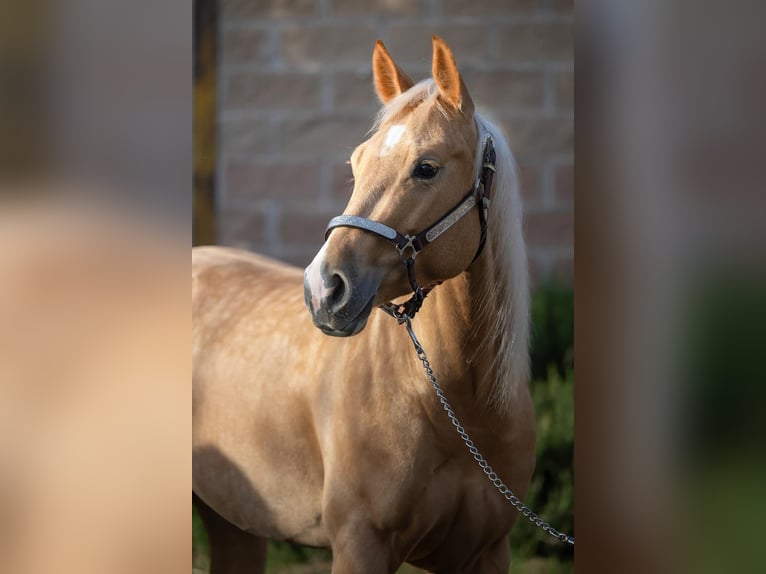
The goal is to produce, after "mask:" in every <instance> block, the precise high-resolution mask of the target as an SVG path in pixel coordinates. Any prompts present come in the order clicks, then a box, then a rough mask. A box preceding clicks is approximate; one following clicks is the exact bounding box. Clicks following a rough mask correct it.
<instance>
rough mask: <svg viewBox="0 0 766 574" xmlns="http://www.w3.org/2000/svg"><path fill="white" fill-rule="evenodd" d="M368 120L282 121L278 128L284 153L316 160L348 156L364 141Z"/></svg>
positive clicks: (318, 119)
mask: <svg viewBox="0 0 766 574" xmlns="http://www.w3.org/2000/svg"><path fill="white" fill-rule="evenodd" d="M370 125H371V122H370V120H368V119H359V118H353V119H352V118H338V117H319V116H317V117H312V118H307V119H300V120H285V121H284V122H283V123H282V125H281V127H280V130H279V132H280V140H281V141H280V145H281V148H282V152H283V153H290V152H292V153H299V154H315V155H316V156H317V157H349V156H351V152H352V151H354V148H355V147H356V146H357V145H358V144H359V143H361V142H362V141H363V140H364V137H365V134H366V133H367V130H368V129H369V128H370Z"/></svg>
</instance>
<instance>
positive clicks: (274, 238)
mask: <svg viewBox="0 0 766 574" xmlns="http://www.w3.org/2000/svg"><path fill="white" fill-rule="evenodd" d="M194 31H195V88H194V89H195V216H194V241H195V243H197V244H205V243H217V244H222V245H230V246H235V247H240V248H244V249H248V250H252V251H257V252H259V253H263V254H266V255H269V256H271V257H275V258H277V259H281V260H283V261H287V262H289V263H293V264H295V265H298V266H301V267H304V266H306V265H307V264H308V263H309V262H310V261H311V259H312V258H313V257H314V255H315V254H316V251H317V250H318V249H319V247H320V246H321V244H322V242H323V238H324V229H325V226H326V224H327V221H329V219H330V218H331V217H333V216H334V215H337V214H339V213H342V211H343V209H344V207H345V205H346V202H347V201H348V199H349V197H350V195H351V190H352V185H351V171H350V168H349V166H348V165H347V164H346V161H347V160H348V158H349V156H350V154H351V152H352V151H353V149H354V147H356V145H358V144H359V143H360V142H361V141H363V140H364V139H365V137H366V133H367V130H368V129H369V128H370V126H371V125H372V120H373V117H374V115H375V113H376V111H377V110H378V109H379V103H378V101H377V98H376V96H375V94H374V91H373V85H372V73H371V57H372V48H373V46H374V43H375V40H376V39H378V38H380V39H382V40H383V41H384V42H385V43H386V46H387V48H388V49H389V51H390V52H391V54H392V56H393V57H394V59H395V60H396V62H397V63H398V64H399V65H400V66H401V67H402V68H403V69H404V70H405V71H406V72H407V73H408V74H409V75H410V76H411V77H412V78H413V80H415V81H419V80H421V79H424V78H427V77H430V74H431V49H432V48H431V35H432V34H438V35H440V36H441V37H442V38H444V40H445V41H446V42H447V43H448V44H449V45H450V47H451V48H452V50H453V52H454V54H455V58H456V60H457V63H458V67H459V69H460V72H461V74H462V75H463V77H464V79H465V82H466V84H467V85H468V89H469V91H470V93H471V95H472V97H473V99H474V102H475V103H476V104H477V107H478V109H479V110H480V111H482V112H483V113H485V114H486V115H487V116H489V117H490V118H492V119H493V120H494V121H495V122H496V123H498V124H499V125H500V126H501V127H502V128H503V129H504V131H505V133H506V135H507V137H508V140H509V143H510V145H511V149H512V151H513V152H514V154H515V156H516V159H517V161H518V163H519V166H520V173H521V189H522V195H523V199H524V209H525V231H526V238H527V245H528V253H529V259H530V268H531V272H532V277H533V285H534V298H533V349H532V364H533V382H532V392H533V396H534V401H535V406H536V409H537V414H538V452H537V461H538V462H537V471H536V473H535V477H534V480H533V483H532V486H531V488H530V493H529V495H528V497H527V502H528V503H529V504H531V506H532V507H533V508H534V509H536V510H537V511H538V512H540V513H541V515H542V517H543V518H544V519H545V520H548V521H550V522H551V523H552V524H553V525H555V527H556V528H559V529H563V530H565V531H567V532H572V529H573V527H574V523H573V486H574V485H573V472H572V462H573V430H574V384H573V366H574V363H573V307H574V299H573V291H572V280H573V274H574V270H573V257H574V245H573V233H574V212H573V210H574V149H573V146H574V110H573V107H574V62H573V57H574V30H573V3H572V2H571V1H568V2H567V1H562V0H482V1H477V2H464V1H462V0H367V1H361V2H360V1H354V0H258V1H255V0H219V1H216V0H197V1H196V2H195V25H194ZM545 538H546V536H545V535H544V534H542V533H541V532H539V531H538V532H536V531H535V529H534V528H532V527H531V526H530V525H529V524H527V523H523V521H522V520H520V521H519V523H518V524H517V526H516V527H515V528H514V531H513V534H512V536H511V541H510V544H511V547H512V548H513V553H514V560H513V569H512V572H537V573H554V572H555V573H558V572H571V571H572V568H573V563H572V557H573V553H572V551H571V549H570V548H566V547H563V546H561V545H558V544H556V543H550V542H548V541H547V540H545ZM207 551H208V548H207V543H206V540H205V536H204V532H203V528H202V525H201V523H200V521H199V519H198V517H197V516H196V515H195V522H194V565H195V568H197V569H198V570H199V571H201V572H206V571H207V570H206V569H207V566H208V563H209V562H208V557H207ZM329 560H330V554H329V552H323V551H315V550H311V549H306V548H300V547H297V546H291V545H289V544H283V543H276V544H272V545H271V547H270V554H269V572H272V573H277V572H285V573H290V572H302V573H306V572H317V573H324V572H329ZM412 571H415V570H414V569H407V568H403V569H402V572H412Z"/></svg>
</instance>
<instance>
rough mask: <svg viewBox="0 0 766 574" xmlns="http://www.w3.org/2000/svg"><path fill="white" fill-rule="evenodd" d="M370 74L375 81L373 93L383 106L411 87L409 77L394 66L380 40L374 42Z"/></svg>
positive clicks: (394, 63)
mask: <svg viewBox="0 0 766 574" xmlns="http://www.w3.org/2000/svg"><path fill="white" fill-rule="evenodd" d="M372 74H373V78H374V80H375V93H376V94H378V99H379V100H380V101H381V102H382V103H384V104H385V103H387V102H389V101H390V100H392V99H393V98H395V97H396V96H398V95H399V94H401V93H403V92H406V91H407V90H409V89H410V88H411V87H412V85H413V83H412V80H411V79H410V77H409V76H408V75H407V74H405V73H404V72H403V71H402V69H401V68H400V67H399V66H397V65H396V62H394V60H393V58H391V54H389V53H388V50H386V47H385V46H384V45H383V42H381V41H380V40H378V41H377V42H375V49H374V50H373V51H372Z"/></svg>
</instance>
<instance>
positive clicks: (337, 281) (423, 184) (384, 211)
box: [304, 36, 483, 337]
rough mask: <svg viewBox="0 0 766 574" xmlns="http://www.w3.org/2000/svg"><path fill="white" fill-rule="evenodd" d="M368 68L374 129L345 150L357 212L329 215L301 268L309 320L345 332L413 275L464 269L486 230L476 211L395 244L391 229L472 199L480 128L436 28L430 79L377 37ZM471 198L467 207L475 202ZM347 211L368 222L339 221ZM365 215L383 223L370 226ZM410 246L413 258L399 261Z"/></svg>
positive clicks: (405, 230)
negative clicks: (317, 246)
mask: <svg viewBox="0 0 766 574" xmlns="http://www.w3.org/2000/svg"><path fill="white" fill-rule="evenodd" d="M372 68H373V76H374V84H375V91H376V93H377V96H378V98H379V99H380V101H381V102H382V104H383V108H382V110H381V111H380V113H379V115H378V119H377V121H376V123H375V126H374V128H373V130H372V135H371V136H370V137H369V139H367V140H366V141H364V142H363V143H361V144H360V145H359V146H358V147H357V148H356V149H355V150H354V152H353V154H352V155H351V161H350V163H351V168H352V170H353V174H354V190H353V193H352V195H351V199H350V201H349V202H348V205H347V206H346V209H345V210H344V216H353V217H345V218H344V217H341V218H336V219H337V220H340V221H341V222H340V223H336V225H335V226H333V225H332V223H331V228H330V229H328V237H327V239H326V242H325V244H324V246H323V247H322V248H321V250H320V251H319V252H318V253H317V255H316V256H315V257H314V260H313V261H312V262H311V264H310V265H309V266H308V267H307V268H306V271H305V275H304V288H305V298H306V305H307V306H308V308H309V311H310V312H311V316H312V318H313V321H314V324H315V325H316V326H317V327H318V328H319V329H321V330H322V331H323V332H324V333H326V334H328V335H334V336H341V337H345V336H350V335H355V334H357V333H359V332H360V331H362V329H364V327H365V325H366V324H367V319H368V318H369V315H370V313H371V311H372V309H373V308H374V307H376V306H378V305H381V304H383V303H385V302H387V301H391V300H393V299H396V298H399V297H402V296H403V295H407V294H408V293H411V292H412V291H413V285H423V286H426V287H428V286H430V285H434V284H436V283H439V282H441V281H444V280H446V279H449V278H452V277H455V276H456V275H458V274H460V273H461V272H463V271H464V270H465V269H466V268H467V267H468V266H469V265H470V264H471V262H472V261H473V258H474V256H475V254H476V253H477V249H478V247H479V245H480V236H481V231H482V229H481V226H482V223H480V219H479V218H477V217H462V216H461V217H459V218H457V219H455V217H452V218H451V219H452V220H454V221H451V223H450V226H449V227H448V228H447V229H446V230H444V231H443V233H440V234H439V238H438V241H434V243H433V244H430V242H429V244H428V246H427V247H428V248H427V249H424V250H423V251H422V253H420V251H419V250H413V251H407V246H405V248H404V249H402V248H401V247H402V245H403V242H402V243H401V244H399V245H394V246H392V245H391V241H394V242H395V243H396V242H397V240H396V239H394V238H393V237H387V236H386V234H387V233H391V234H393V233H397V234H398V236H399V237H400V238H411V237H414V236H416V235H417V234H418V233H419V232H421V231H423V230H424V229H427V228H428V226H432V225H433V224H434V223H435V222H440V221H441V220H443V219H445V214H449V213H451V212H450V209H453V211H454V209H455V206H456V205H458V207H459V206H460V205H462V204H460V201H461V199H463V198H464V197H468V200H467V201H468V202H470V195H471V194H470V191H471V190H472V189H475V188H476V187H477V185H478V184H477V183H475V182H477V179H476V177H477V171H478V169H479V168H478V167H477V166H478V165H480V164H479V163H477V158H476V149H477V144H478V138H479V134H478V129H477V126H476V122H475V120H474V105H473V101H472V100H471V97H470V95H469V94H468V90H467V88H466V86H465V84H464V82H463V80H462V79H461V77H460V73H459V72H458V69H457V66H456V64H455V59H454V56H453V54H452V51H451V50H450V49H449V47H448V46H447V45H446V44H445V43H444V41H443V40H441V39H440V38H438V37H436V36H434V37H433V62H432V75H433V78H431V79H428V80H424V81H423V82H420V83H419V84H417V85H413V82H412V80H411V79H410V78H409V76H407V74H405V73H404V72H403V71H402V70H401V69H400V68H399V66H398V65H397V64H396V63H395V62H394V61H393V59H392V58H391V56H390V55H389V53H388V51H387V50H386V48H385V46H384V45H383V43H382V42H380V41H378V42H377V43H376V45H375V49H374V51H373V56H372ZM467 190H468V191H469V194H468V196H466V191H467ZM468 202H467V203H466V204H465V205H466V206H467V207H466V209H464V211H467V209H468V208H470V207H471V206H472V205H474V203H468ZM479 209H481V207H479ZM464 214H465V213H463V215H464ZM440 218H441V219H440ZM333 221H335V220H333ZM349 221H361V222H367V224H365V225H354V224H348V225H346V224H344V223H343V222H349ZM482 221H483V220H482ZM371 223H373V224H374V223H380V224H382V227H381V226H378V227H377V228H374V227H373V228H371V226H370V224H371ZM381 230H382V231H381ZM370 231H373V233H370ZM387 239H388V241H387ZM394 247H397V249H395V248H394ZM410 247H411V246H410ZM415 255H418V257H417V265H416V266H414V265H413V266H411V268H410V269H408V267H407V265H403V264H402V263H403V262H404V261H405V260H406V258H408V257H409V256H411V258H412V260H413V261H414V256H415Z"/></svg>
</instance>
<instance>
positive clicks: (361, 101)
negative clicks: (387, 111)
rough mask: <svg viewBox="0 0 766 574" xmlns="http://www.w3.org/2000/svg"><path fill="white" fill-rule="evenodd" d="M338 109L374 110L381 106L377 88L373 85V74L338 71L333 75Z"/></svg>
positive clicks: (334, 103)
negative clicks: (376, 93) (376, 91)
mask: <svg viewBox="0 0 766 574" xmlns="http://www.w3.org/2000/svg"><path fill="white" fill-rule="evenodd" d="M333 83H334V91H335V100H334V101H333V107H334V108H335V109H336V110H364V111H367V112H370V114H371V115H372V112H374V111H375V110H377V109H378V108H379V107H380V103H379V102H378V98H377V96H375V89H374V88H373V85H372V74H371V73H366V74H356V73H350V72H349V73H345V72H338V73H336V74H335V76H334V77H333Z"/></svg>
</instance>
